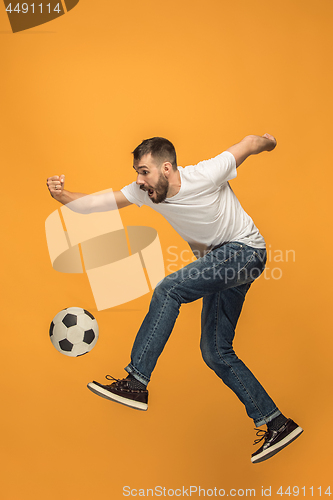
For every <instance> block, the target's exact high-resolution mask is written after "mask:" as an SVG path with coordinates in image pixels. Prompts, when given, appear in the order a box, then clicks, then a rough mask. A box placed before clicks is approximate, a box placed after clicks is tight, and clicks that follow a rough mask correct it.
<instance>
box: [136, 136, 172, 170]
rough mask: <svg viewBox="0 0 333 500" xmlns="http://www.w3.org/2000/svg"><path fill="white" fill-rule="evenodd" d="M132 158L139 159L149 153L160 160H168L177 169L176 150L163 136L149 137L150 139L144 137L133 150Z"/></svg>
mask: <svg viewBox="0 0 333 500" xmlns="http://www.w3.org/2000/svg"><path fill="white" fill-rule="evenodd" d="M132 154H133V155H134V160H141V158H142V157H143V156H145V155H147V154H151V155H152V157H153V158H154V159H156V160H159V161H161V162H164V161H169V162H170V163H171V165H172V168H173V169H174V170H177V156H176V150H175V147H174V145H173V144H172V142H170V141H168V139H164V138H163V137H151V138H150V139H145V140H144V141H142V142H141V144H139V146H137V147H136V148H135V149H134V151H132Z"/></svg>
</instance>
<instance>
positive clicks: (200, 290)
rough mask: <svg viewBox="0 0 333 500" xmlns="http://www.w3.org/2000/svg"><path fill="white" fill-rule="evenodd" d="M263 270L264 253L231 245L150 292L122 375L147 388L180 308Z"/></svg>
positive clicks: (202, 259) (252, 276) (240, 282)
mask: <svg viewBox="0 0 333 500" xmlns="http://www.w3.org/2000/svg"><path fill="white" fill-rule="evenodd" d="M264 266H265V251H264V250H261V251H260V250H255V249H253V248H250V247H248V246H247V245H244V244H241V243H237V242H232V243H228V244H226V245H224V246H223V247H221V248H217V249H215V250H212V251H211V252H210V253H209V254H207V255H206V256H204V257H201V258H200V259H198V260H197V261H195V262H192V263H191V264H189V265H187V266H185V267H184V268H183V269H180V270H179V271H177V272H175V273H173V274H171V275H170V276H167V277H166V278H164V279H163V280H162V282H161V283H160V284H159V285H158V286H157V287H156V289H155V291H154V294H153V297H152V300H151V303H150V308H149V312H148V314H147V315H146V317H145V319H144V321H143V323H142V325H141V327H140V329H139V332H138V334H137V336H136V339H135V342H134V345H133V349H132V353H131V363H130V364H129V365H128V366H127V367H126V368H125V369H126V371H128V372H129V373H132V374H133V375H134V376H135V378H137V379H138V380H140V381H141V382H143V383H144V384H147V383H148V382H149V380H150V375H151V373H152V371H153V369H154V367H155V365H156V362H157V359H158V357H159V356H160V354H161V352H162V350H163V348H164V346H165V344H166V342H167V340H168V338H169V336H170V334H171V331H172V329H173V327H174V324H175V321H176V319H177V317H178V314H179V309H180V306H181V304H183V303H187V302H193V301H194V300H197V299H199V298H201V297H204V296H205V295H207V294H212V293H216V292H219V291H222V290H226V289H228V288H232V287H235V286H238V285H240V284H243V283H248V282H251V281H253V280H254V279H255V278H256V277H258V276H259V275H260V274H261V272H262V271H263V269H264Z"/></svg>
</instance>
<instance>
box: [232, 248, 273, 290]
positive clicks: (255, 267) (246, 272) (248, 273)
mask: <svg viewBox="0 0 333 500" xmlns="http://www.w3.org/2000/svg"><path fill="white" fill-rule="evenodd" d="M265 263H266V251H265V250H261V249H259V250H258V251H257V250H256V251H252V254H251V255H250V256H249V258H248V260H247V261H246V263H245V265H244V266H243V267H242V268H241V269H240V270H239V271H238V279H239V281H240V282H241V283H250V282H252V281H254V280H255V279H257V278H259V276H260V275H261V274H262V272H263V270H264V269H265Z"/></svg>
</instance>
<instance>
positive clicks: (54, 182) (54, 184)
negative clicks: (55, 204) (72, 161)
mask: <svg viewBox="0 0 333 500" xmlns="http://www.w3.org/2000/svg"><path fill="white" fill-rule="evenodd" d="M46 184H47V187H48V188H49V191H50V194H51V196H52V197H53V198H56V199H60V198H61V196H62V194H63V190H64V184H65V176H64V175H60V176H59V175H54V176H53V177H49V178H48V179H47V181H46Z"/></svg>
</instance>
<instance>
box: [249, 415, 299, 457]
mask: <svg viewBox="0 0 333 500" xmlns="http://www.w3.org/2000/svg"><path fill="white" fill-rule="evenodd" d="M302 432H303V429H302V428H301V427H299V426H298V425H297V424H296V423H295V422H294V421H293V420H291V419H290V418H288V420H287V421H286V422H285V423H284V424H283V425H282V426H281V427H280V429H279V430H277V431H273V430H268V431H263V430H258V431H257V436H261V437H260V439H256V440H255V442H254V443H253V444H258V443H259V441H261V440H262V439H264V440H265V441H264V444H263V445H262V446H261V448H259V450H257V451H256V452H255V453H253V454H252V458H251V462H252V463H253V464H256V463H258V462H263V461H264V460H267V459H268V458H271V457H272V456H273V455H275V453H278V452H279V451H281V450H282V449H283V448H285V447H286V446H288V444H290V443H292V442H293V441H294V440H295V439H296V438H298V436H300V435H301V434H302ZM260 433H263V434H260Z"/></svg>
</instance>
